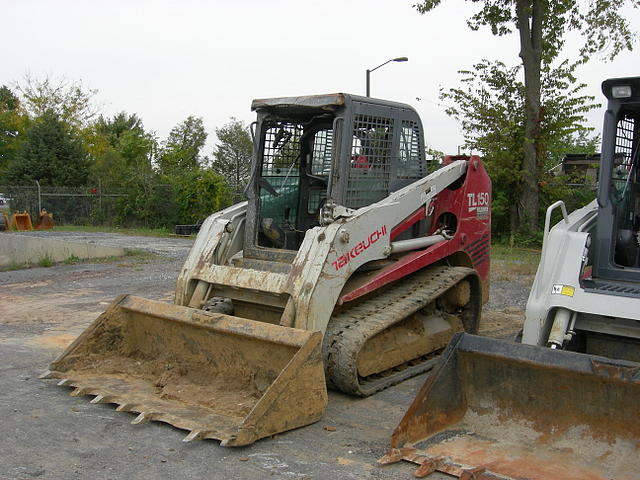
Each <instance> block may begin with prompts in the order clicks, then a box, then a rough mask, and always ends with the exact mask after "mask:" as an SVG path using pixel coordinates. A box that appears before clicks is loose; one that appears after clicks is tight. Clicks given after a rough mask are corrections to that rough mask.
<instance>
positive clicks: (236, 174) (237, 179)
mask: <svg viewBox="0 0 640 480" xmlns="http://www.w3.org/2000/svg"><path fill="white" fill-rule="evenodd" d="M216 136H217V137H218V143H217V144H216V146H215V148H214V150H213V161H212V164H211V168H212V169H213V171H214V172H216V173H218V174H220V175H222V177H224V179H225V180H226V182H227V184H228V185H229V186H230V187H231V188H232V189H233V190H235V191H236V192H241V191H242V190H243V189H244V187H245V186H246V184H247V182H248V181H249V176H250V174H251V156H252V154H253V142H252V141H251V134H250V132H249V127H248V126H247V125H245V123H244V122H242V121H240V120H236V119H235V118H233V117H231V120H230V121H229V123H227V124H226V125H224V126H223V127H222V128H216Z"/></svg>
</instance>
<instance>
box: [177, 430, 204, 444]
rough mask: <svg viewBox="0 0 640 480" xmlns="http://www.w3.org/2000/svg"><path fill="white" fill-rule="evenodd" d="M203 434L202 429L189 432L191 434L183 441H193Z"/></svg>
mask: <svg viewBox="0 0 640 480" xmlns="http://www.w3.org/2000/svg"><path fill="white" fill-rule="evenodd" d="M202 436H203V432H202V431H200V430H193V431H191V432H189V435H187V436H186V437H184V438H183V439H182V441H183V442H193V441H194V440H199V439H201V438H202Z"/></svg>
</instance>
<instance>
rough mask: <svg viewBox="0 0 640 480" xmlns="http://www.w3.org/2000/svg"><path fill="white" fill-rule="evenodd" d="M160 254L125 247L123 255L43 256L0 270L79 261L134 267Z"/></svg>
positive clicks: (160, 256)
mask: <svg viewBox="0 0 640 480" xmlns="http://www.w3.org/2000/svg"><path fill="white" fill-rule="evenodd" d="M165 258H166V257H163V256H162V255H158V254H157V253H152V252H148V251H147V250H141V249H126V250H125V253H124V255H123V256H122V255H118V256H111V257H101V258H85V259H83V258H79V257H77V256H75V255H71V256H70V257H69V258H67V259H66V260H63V261H62V262H54V261H53V260H51V258H50V257H49V256H44V257H42V258H40V260H38V262H36V263H11V264H9V265H7V266H4V267H0V272H8V271H10V270H25V269H27V268H35V267H44V268H47V267H54V266H56V265H77V264H80V263H97V264H104V263H116V262H122V263H119V264H118V265H117V266H118V267H136V266H138V265H143V264H144V263H146V262H148V261H152V260H161V259H165Z"/></svg>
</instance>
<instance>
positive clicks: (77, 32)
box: [0, 0, 640, 155]
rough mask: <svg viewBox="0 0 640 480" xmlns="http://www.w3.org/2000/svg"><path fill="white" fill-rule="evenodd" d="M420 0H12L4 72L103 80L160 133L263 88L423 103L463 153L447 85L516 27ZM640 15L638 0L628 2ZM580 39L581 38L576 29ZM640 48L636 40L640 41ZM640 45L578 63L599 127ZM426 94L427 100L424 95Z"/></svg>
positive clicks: (512, 48)
mask: <svg viewBox="0 0 640 480" xmlns="http://www.w3.org/2000/svg"><path fill="white" fill-rule="evenodd" d="M414 3H416V1H415V0H408V1H407V0H384V1H383V0H341V1H339V0H323V1H316V0H235V1H227V0H209V1H207V0H184V1H170V0H153V1H152V0H129V1H124V0H111V1H98V0H94V1H86V0H84V1H82V0H75V1H73V0H56V1H53V0H50V1H44V0H20V1H9V0H4V2H3V7H2V14H3V17H4V18H3V20H2V28H1V29H0V59H1V60H0V85H2V84H6V85H8V86H12V85H14V84H15V82H16V81H20V79H22V78H24V76H25V75H26V74H29V75H31V76H33V77H36V78H45V77H47V76H49V77H50V78H63V77H64V78H66V79H67V80H69V81H78V80H80V81H82V84H83V85H84V87H85V88H87V89H97V90H98V94H97V96H96V102H97V103H98V104H99V106H100V109H101V111H102V112H104V113H105V114H106V115H113V114H115V113H118V112H120V111H126V112H128V113H136V114H138V116H139V117H141V118H142V120H143V122H144V125H145V128H146V129H147V130H152V131H155V132H156V134H157V135H158V137H159V138H160V139H161V140H162V139H164V138H166V136H167V134H168V133H169V131H170V130H171V128H172V127H173V126H175V125H176V124H178V123H179V122H181V121H183V120H184V119H185V118H186V117H187V116H189V115H194V116H197V117H202V118H203V119H204V123H205V127H206V129H207V132H208V133H209V142H208V144H207V147H206V148H207V151H206V152H204V153H205V154H207V155H211V149H212V148H213V146H214V143H215V133H214V132H215V128H219V127H222V126H223V125H224V124H225V123H227V122H228V121H229V119H230V117H236V118H238V119H240V120H243V121H245V122H247V123H250V122H251V121H253V119H254V115H253V114H252V112H251V109H250V105H251V100H252V99H253V98H267V97H278V96H297V95H311V94H320V93H336V92H344V93H352V94H359V95H364V93H365V71H366V69H372V68H374V67H376V66H378V65H379V64H381V63H383V62H385V61H386V60H388V59H391V58H395V57H400V56H406V57H408V58H409V61H408V62H403V63H399V62H398V63H395V62H392V63H389V64H387V65H385V66H383V67H382V68H380V69H379V70H376V71H375V72H373V73H372V74H371V96H373V97H378V98H384V99H387V100H394V101H399V102H404V103H408V104H410V105H412V106H413V107H414V108H415V109H416V110H417V111H418V113H419V114H420V117H421V118H422V122H423V126H424V129H425V138H426V141H427V143H428V144H429V145H430V146H431V147H432V148H435V149H437V150H440V151H443V152H445V153H456V151H457V148H458V146H459V145H462V143H463V141H464V137H463V132H461V130H460V126H459V125H458V123H457V122H456V121H455V120H454V119H453V118H450V117H448V116H447V115H446V114H445V111H444V110H445V107H444V105H443V104H442V103H441V101H440V100H439V99H438V93H439V90H440V89H441V88H448V87H451V86H456V85H457V84H458V80H459V78H460V75H459V74H458V73H457V71H458V70H460V69H470V68H471V67H472V65H473V64H474V63H476V62H478V61H479V60H481V59H483V58H486V59H491V60H493V59H499V60H501V61H503V62H504V63H506V64H507V65H516V64H518V63H519V58H518V56H517V55H518V42H517V38H516V37H515V36H508V37H502V38H497V37H493V36H492V35H491V33H490V32H489V31H488V30H487V29H481V30H480V31H477V32H473V31H471V30H470V29H469V28H468V27H467V26H466V19H467V18H469V17H470V16H471V15H472V14H473V13H474V12H475V11H477V9H478V5H477V4H474V3H473V2H465V1H463V0H449V1H447V2H443V4H442V5H440V6H439V7H437V8H436V9H435V10H434V11H432V12H430V13H428V14H426V15H420V14H419V13H418V12H417V11H416V10H415V9H414V8H413V7H412V5H413V4H414ZM629 18H630V23H631V25H632V26H636V27H637V26H639V25H640V11H637V10H632V11H631V12H630V17H629ZM570 43H571V42H570ZM637 49H640V45H639V46H638V47H637ZM637 63H638V62H637V50H636V51H634V52H626V53H623V54H621V55H619V56H618V57H617V58H616V59H615V60H614V61H613V62H606V63H605V62H603V61H602V59H601V58H598V57H596V58H594V59H593V60H592V62H591V63H590V64H588V65H587V66H585V67H583V68H582V69H581V70H580V71H579V72H578V75H579V80H580V81H581V82H584V83H586V84H587V88H586V89H585V91H584V93H586V94H590V95H594V96H595V97H596V99H597V100H598V101H599V102H600V103H603V107H602V108H601V109H599V110H597V111H594V112H592V113H591V114H589V124H590V125H591V126H593V127H595V128H596V132H598V133H599V132H600V130H601V123H602V120H601V119H602V114H603V112H604V102H603V96H602V94H601V93H600V84H601V82H602V81H603V80H604V79H605V78H611V77H624V76H634V75H638V74H640V72H638V70H637V67H635V65H637ZM418 99H420V100H418Z"/></svg>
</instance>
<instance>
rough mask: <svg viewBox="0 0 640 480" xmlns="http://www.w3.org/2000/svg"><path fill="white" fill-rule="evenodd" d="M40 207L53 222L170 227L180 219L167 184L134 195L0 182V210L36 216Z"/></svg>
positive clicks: (151, 186)
mask: <svg viewBox="0 0 640 480" xmlns="http://www.w3.org/2000/svg"><path fill="white" fill-rule="evenodd" d="M43 209H44V210H46V211H47V212H49V213H52V214H53V218H54V220H55V222H56V224H57V225H108V226H123V227H125V226H126V227H133V226H145V227H172V225H173V223H174V222H179V220H180V219H179V214H178V207H177V204H176V201H175V194H174V191H173V189H172V188H171V186H170V185H150V186H148V188H147V189H146V190H145V192H143V194H142V195H141V194H139V193H138V194H137V195H135V196H132V195H131V194H128V193H126V192H125V191H124V190H102V189H100V188H99V187H44V186H43V187H38V186H37V185H35V186H15V185H0V210H2V211H4V212H5V213H7V214H10V213H15V212H27V213H29V214H30V215H31V217H32V218H33V219H37V218H38V214H39V212H40V211H41V210H43Z"/></svg>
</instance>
